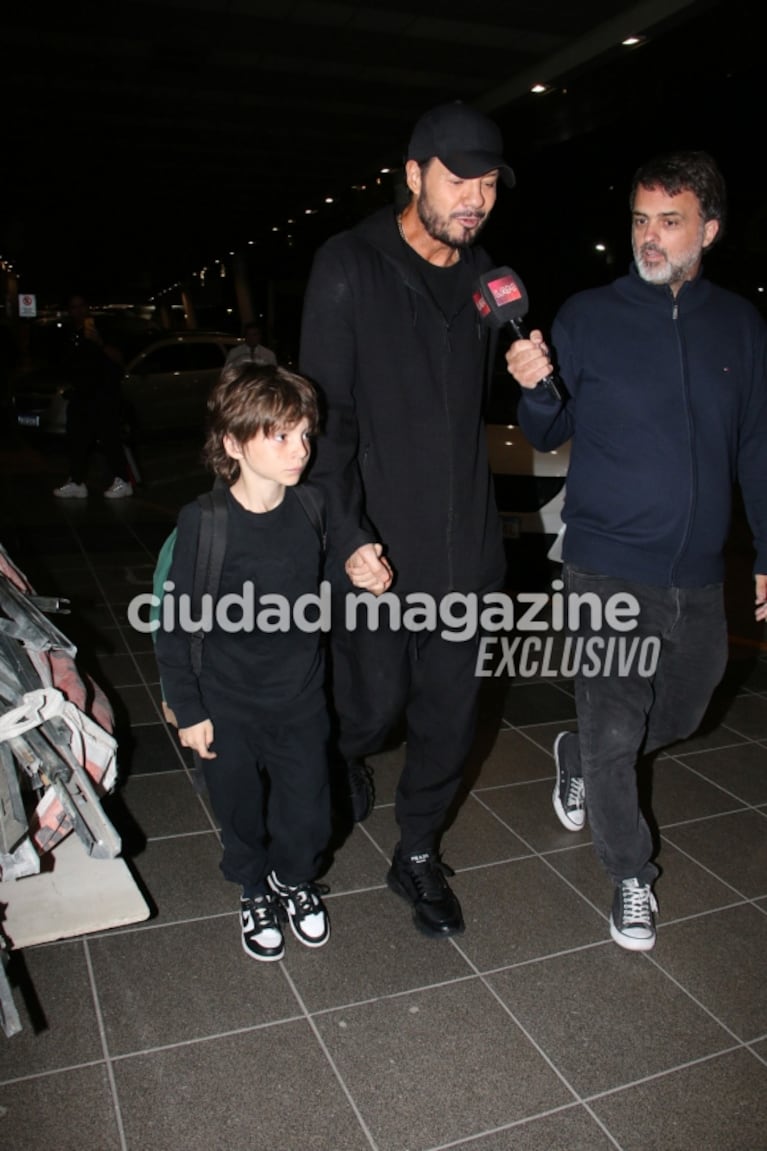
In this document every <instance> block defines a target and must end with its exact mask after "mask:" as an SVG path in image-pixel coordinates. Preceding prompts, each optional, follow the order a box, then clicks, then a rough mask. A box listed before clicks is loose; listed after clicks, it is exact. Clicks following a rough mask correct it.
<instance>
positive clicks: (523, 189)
mask: <svg viewBox="0 0 767 1151" xmlns="http://www.w3.org/2000/svg"><path fill="white" fill-rule="evenodd" d="M758 11H759V6H758V5H754V4H752V3H751V4H747V3H744V2H742V0H735V2H729V3H718V2H715V0H692V2H690V3H684V2H683V0H676V2H673V0H671V2H669V3H662V2H657V3H656V2H652V0H649V2H648V3H645V4H635V5H632V4H623V3H620V2H619V3H607V2H606V0H584V2H583V3H579V4H578V5H576V6H574V5H571V4H570V3H568V2H566V0H551V2H546V0H543V2H541V3H536V4H526V3H525V4H523V3H517V2H515V0H503V2H492V0H489V2H487V3H485V4H484V5H482V6H481V7H478V8H475V9H473V10H472V11H471V13H470V15H467V6H466V5H465V4H464V3H457V2H455V0H446V2H444V3H441V4H439V5H436V4H425V3H415V2H413V3H411V4H410V5H405V4H402V3H396V2H392V0H379V2H376V3H368V4H353V3H350V2H349V3H334V4H323V3H319V2H316V3H308V2H305V3H285V4H283V5H281V6H279V8H278V9H277V10H275V6H274V5H271V4H269V5H268V4H265V3H261V2H260V0H252V2H248V0H240V2H239V3H235V2H231V3H227V2H223V0H222V2H218V3H216V2H215V0H197V2H196V3H192V2H191V0H155V2H154V3H152V4H146V3H133V2H126V3H122V4H119V5H115V6H114V7H113V6H110V5H104V4H101V3H98V4H96V3H90V4H88V3H85V4H77V3H75V4H72V5H69V6H68V7H66V8H63V7H62V8H60V9H54V10H53V11H51V9H50V7H49V6H45V7H43V6H42V5H39V4H37V3H34V2H33V3H30V4H27V5H25V6H24V7H23V8H22V7H21V6H18V7H16V6H8V5H7V6H5V9H4V12H3V15H2V18H1V21H2V28H3V43H4V57H5V58H4V63H3V68H2V74H1V75H0V82H1V83H2V88H1V89H0V91H2V95H3V108H4V121H5V131H4V138H5V139H4V144H3V154H4V157H5V161H6V163H5V165H4V168H5V172H4V175H3V178H2V184H1V185H0V197H1V199H0V255H1V256H2V257H3V258H4V259H5V260H6V261H9V260H10V261H12V262H13V265H14V270H15V271H16V272H17V274H18V276H19V280H18V284H19V288H20V290H22V291H25V292H33V293H35V294H36V295H37V297H38V302H39V304H40V305H55V304H60V303H61V302H62V301H63V299H65V298H66V295H67V294H68V293H69V292H71V291H81V292H84V293H85V294H86V295H89V296H90V297H91V299H92V301H93V302H94V303H118V302H129V303H143V302H146V301H147V300H149V299H150V298H151V299H154V300H157V299H158V298H159V293H162V292H165V293H166V295H165V297H164V298H165V299H168V300H173V301H178V299H179V293H180V288H179V285H181V284H186V285H188V286H189V287H190V290H191V292H192V294H193V296H194V297H195V298H196V300H197V302H198V304H199V305H200V308H201V311H200V315H201V317H203V318H206V317H210V318H212V319H213V318H216V319H219V320H220V318H221V317H222V316H223V315H225V310H224V309H225V306H226V305H229V306H231V305H232V304H233V303H235V302H236V301H235V300H234V275H233V270H234V264H235V261H237V262H239V265H240V267H241V268H244V269H245V274H246V276H247V278H248V280H249V282H250V283H251V285H252V289H253V293H254V297H255V300H256V304H257V307H258V308H259V309H260V310H262V311H263V312H264V314H265V315H268V317H269V322H270V325H271V326H272V328H273V329H276V331H275V330H272V331H271V333H270V335H271V337H272V339H275V338H276V339H277V340H278V341H280V340H281V342H282V343H283V344H284V345H285V346H288V345H290V344H291V342H292V341H293V339H294V333H295V326H296V323H297V315H298V312H299V309H300V296H301V289H302V285H303V280H304V278H305V275H306V272H307V270H308V266H309V262H310V260H311V256H312V253H313V252H314V250H315V249H316V247H317V245H318V244H319V243H321V242H322V240H323V239H325V238H326V236H328V235H330V234H331V233H333V232H335V231H337V230H339V229H340V228H343V227H346V226H348V225H350V224H352V223H353V222H354V221H355V220H356V219H358V218H360V217H361V216H363V215H366V214H367V213H368V212H369V211H371V210H373V209H374V208H375V207H376V206H378V205H379V204H381V203H386V202H391V200H392V199H393V197H394V195H395V194H396V186H397V181H398V173H397V172H396V171H395V172H393V173H392V174H387V175H382V176H381V175H378V172H379V169H380V167H381V166H383V165H390V166H392V167H394V168H396V167H397V165H399V164H400V163H401V158H402V152H403V149H404V146H405V143H406V141H407V137H408V134H409V131H410V127H411V126H412V123H413V121H414V119H415V118H416V117H417V116H418V115H419V114H420V112H422V111H423V110H424V109H425V108H427V107H430V106H432V105H433V104H435V103H439V102H441V101H442V100H447V99H452V98H462V99H464V100H466V101H467V102H471V103H474V104H476V105H477V106H478V107H480V108H483V110H486V111H487V112H488V113H489V114H491V115H492V116H493V117H494V118H495V119H496V120H497V121H498V122H499V124H500V125H501V127H502V129H503V132H504V137H505V139H506V151H507V156H508V158H509V160H510V162H511V163H512V165H513V166H514V168H515V171H516V174H517V187H516V188H515V189H514V190H513V191H511V192H507V191H506V190H503V191H502V192H501V194H500V196H499V202H498V204H497V206H496V209H495V212H494V214H493V217H492V218H491V221H490V223H489V225H488V227H487V229H486V231H485V238H484V243H485V245H486V247H487V248H488V249H489V251H490V252H491V254H492V255H493V257H494V258H495V260H496V262H498V263H510V264H512V266H513V267H514V268H515V269H516V270H517V271H518V272H519V274H520V275H521V276H522V277H523V279H524V280H525V282H526V284H527V286H528V289H529V291H530V296H531V301H532V305H531V317H530V318H531V319H535V321H536V322H540V323H541V324H543V325H544V326H545V325H546V324H547V323H548V322H549V320H550V318H551V315H552V313H553V311H554V309H555V308H556V306H557V305H558V304H559V303H560V302H561V300H562V299H563V298H564V297H565V296H566V295H568V294H569V293H570V292H572V291H574V290H576V289H578V288H581V287H585V286H588V285H590V284H593V283H599V282H603V281H604V280H607V279H610V278H612V277H613V276H614V275H616V274H619V273H621V272H623V271H624V269H625V267H626V266H627V264H628V261H629V259H630V248H629V243H628V205H627V193H628V188H629V184H630V181H631V176H632V173H633V171H634V169H635V168H636V167H637V166H638V164H639V163H641V162H642V161H644V160H646V159H647V158H648V157H649V156H650V155H652V154H654V153H655V152H657V151H661V150H665V149H668V148H676V147H693V148H705V149H708V150H709V151H711V152H712V153H713V154H714V156H715V157H716V158H717V159H718V161H719V162H720V165H721V167H722V169H723V171H724V173H725V176H726V178H727V180H728V185H729V190H730V200H731V220H730V223H729V226H728V229H727V232H726V235H725V237H724V239H723V241H722V243H721V244H719V245H718V246H717V248H716V249H715V250H714V252H713V253H712V255H711V257H710V261H709V272H710V274H711V275H713V276H714V277H715V278H717V279H719V280H720V281H722V282H725V283H727V284H728V285H730V286H732V287H734V288H736V289H737V290H739V291H741V292H743V293H744V294H746V295H748V296H749V297H750V298H751V299H753V300H754V301H755V302H757V303H761V302H762V299H763V297H762V296H761V295H760V294H759V293H758V288H759V287H760V286H761V285H762V284H763V283H764V282H765V277H764V259H765V255H766V254H767V253H766V249H767V241H766V239H765V234H766V232H767V229H766V228H765V220H766V219H767V200H766V197H765V192H764V180H763V177H762V175H761V170H762V158H761V152H762V145H761V139H762V131H763V129H762V126H763V121H764V115H763V114H764V97H763V93H762V78H761V74H762V71H763V63H762V56H763V48H762V46H761V42H760V36H759V33H758V27H757V24H756V20H757V16H756V14H757V13H758ZM619 28H622V29H624V30H625V29H628V28H632V29H633V30H634V31H637V32H643V31H644V32H646V34H647V36H648V40H647V42H646V43H645V44H643V45H642V46H641V47H639V48H635V49H631V50H627V49H625V48H622V47H620V46H619V45H618V42H617V36H618V29H619ZM534 77H537V78H539V79H542V80H545V81H547V82H548V83H550V84H551V85H552V88H553V90H552V91H551V92H549V93H547V94H545V95H543V96H533V95H531V94H529V91H528V88H529V83H530V82H531V81H532V78H534ZM363 187H364V190H363ZM326 197H333V201H334V202H333V203H332V204H326V203H325V202H324V201H325V198H326ZM307 209H309V210H310V212H311V214H307ZM289 220H292V221H293V223H288V221H289ZM273 229H277V231H273ZM597 242H601V243H603V244H605V245H606V248H607V251H606V253H599V252H597V251H596V250H595V244H596V243H597ZM222 267H223V271H224V275H222V274H221V270H222ZM203 268H207V271H206V272H205V276H204V281H203V280H201V278H200V274H199V273H200V271H201V270H202V269H203ZM232 324H233V327H234V328H235V329H236V328H237V326H238V323H237V320H236V314H235V319H234V320H232ZM217 326H218V325H217Z"/></svg>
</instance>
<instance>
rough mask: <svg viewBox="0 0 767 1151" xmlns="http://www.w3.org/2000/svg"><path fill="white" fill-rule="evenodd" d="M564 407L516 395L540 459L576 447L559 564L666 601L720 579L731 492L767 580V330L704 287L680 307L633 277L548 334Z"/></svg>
mask: <svg viewBox="0 0 767 1151" xmlns="http://www.w3.org/2000/svg"><path fill="white" fill-rule="evenodd" d="M551 342H552V345H553V352H554V354H555V357H556V363H557V367H558V369H559V372H560V375H561V377H562V379H563V380H564V382H565V384H566V386H567V389H568V392H569V398H568V399H567V400H566V401H565V402H564V404H560V403H559V402H558V401H556V400H555V399H553V397H551V396H550V394H549V393H548V391H546V390H545V389H544V388H542V387H538V388H536V389H534V390H530V389H522V391H523V398H522V400H521V402H520V405H519V422H520V425H521V427H522V429H523V431H524V433H525V435H526V436H527V437H528V438H529V439H530V440H531V442H532V443H533V445H534V446H535V447H537V448H538V449H540V450H541V451H549V450H551V449H553V448H556V447H558V446H559V445H560V444H562V443H564V442H565V441H566V440H567V439H569V438H570V437H571V436H572V438H573V439H572V446H571V453H572V454H571V463H570V469H569V473H568V478H567V492H566V497H565V511H564V517H563V518H564V520H565V522H566V524H567V530H566V532H565V539H564V549H563V556H564V559H565V562H567V563H570V564H573V565H575V566H577V567H581V568H585V569H587V570H589V571H595V572H599V573H601V574H604V575H609V576H614V577H617V578H625V579H628V580H635V581H637V582H639V583H646V584H653V585H656V586H661V587H704V586H706V585H707V584H712V583H719V582H721V580H722V579H723V574H724V559H723V549H724V545H725V543H726V540H727V535H728V531H729V527H730V515H731V506H732V490H733V484H734V482H735V481H736V480H737V481H739V482H740V486H741V490H742V493H743V498H744V502H745V506H746V512H747V515H748V518H749V523H750V525H751V529H752V531H753V533H754V536H755V546H756V550H757V557H756V564H755V568H754V571H755V573H766V572H767V325H765V323H764V321H763V320H762V318H761V317H760V315H759V313H758V312H757V311H756V309H755V308H754V307H752V305H751V304H750V303H748V301H747V300H745V299H743V298H742V297H740V296H737V295H735V294H734V293H732V292H728V291H725V290H724V289H722V288H718V287H716V286H715V285H714V284H712V283H710V282H709V281H708V280H706V279H704V278H703V277H702V276H701V275H698V277H697V278H696V279H695V280H692V281H689V282H687V283H684V284H683V285H682V287H681V289H680V291H679V293H678V295H677V296H676V297H674V295H673V293H672V292H671V290H670V288H669V287H668V286H665V285H664V286H658V285H654V284H648V283H646V282H645V281H644V280H642V279H641V278H640V276H639V274H638V273H637V271H636V269H635V267H633V266H632V268H631V271H630V274H629V275H628V276H624V277H622V278H621V279H618V280H616V281H615V282H614V283H612V284H610V285H609V286H607V287H603V288H596V289H593V290H590V291H586V292H580V293H578V294H577V295H575V296H573V297H572V298H571V299H569V300H568V301H567V302H566V303H565V304H564V305H563V307H562V308H561V309H560V311H559V314H558V315H557V318H556V320H555V321H554V324H553V327H552V341H551Z"/></svg>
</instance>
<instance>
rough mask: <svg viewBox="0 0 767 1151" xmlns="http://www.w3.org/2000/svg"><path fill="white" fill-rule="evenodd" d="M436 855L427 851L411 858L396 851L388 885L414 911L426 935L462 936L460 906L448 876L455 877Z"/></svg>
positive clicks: (387, 879)
mask: <svg viewBox="0 0 767 1151" xmlns="http://www.w3.org/2000/svg"><path fill="white" fill-rule="evenodd" d="M454 874H455V872H453V871H452V870H451V869H450V868H449V867H448V866H447V865H446V864H444V863H442V861H441V860H440V858H439V856H438V855H435V854H434V852H431V851H424V852H422V853H420V854H418V855H411V856H409V857H408V858H405V857H403V856H402V855H401V854H400V849H399V846H398V847H397V848H396V849H395V851H394V857H393V859H392V861H391V867H390V868H389V872H388V874H387V876H386V882H387V884H388V885H389V887H390V888H391V890H392V891H393V892H395V894H396V895H401V896H402V898H403V899H406V900H407V901H408V903H409V904H411V906H412V908H413V919H414V920H415V925H416V927H417V928H418V930H419V931H422V932H423V933H424V935H430V936H432V937H433V938H437V939H441V938H443V937H447V936H449V935H462V934H463V931H464V924H463V915H462V913H461V905H460V903H459V902H458V900H457V898H456V897H455V895H454V894H453V892H452V891H451V890H450V886H449V884H448V882H447V880H446V879H445V876H446V875H454Z"/></svg>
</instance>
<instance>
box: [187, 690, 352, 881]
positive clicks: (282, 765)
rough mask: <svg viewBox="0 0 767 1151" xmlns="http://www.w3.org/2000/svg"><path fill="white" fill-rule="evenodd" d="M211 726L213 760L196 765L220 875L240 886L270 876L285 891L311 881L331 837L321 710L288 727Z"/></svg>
mask: <svg viewBox="0 0 767 1151" xmlns="http://www.w3.org/2000/svg"><path fill="white" fill-rule="evenodd" d="M212 718H213V717H212ZM213 728H214V742H213V746H212V750H213V751H214V752H215V753H216V758H215V759H206V760H202V764H203V770H204V773H205V783H206V785H207V788H208V794H209V795H210V801H211V804H212V806H213V811H214V813H215V815H216V818H217V819H218V821H219V823H220V825H221V839H222V842H223V848H224V854H223V858H222V860H221V870H222V872H223V873H224V876H225V877H226V878H227V879H230V880H232V882H233V883H239V884H241V885H242V886H243V887H246V888H253V887H257V886H258V885H261V884H263V881H264V880H265V879H266V876H267V875H268V874H269V872H270V871H275V872H276V873H277V875H278V877H279V879H280V880H281V881H282V882H283V883H286V884H289V885H291V886H292V885H293V884H297V883H304V882H306V881H309V880H313V879H315V878H316V877H317V875H318V874H319V872H320V869H321V866H322V863H323V858H324V853H325V851H326V849H327V846H328V843H329V840H330V833H331V811H330V786H329V779H328V760H327V744H328V734H329V721H328V716H327V713H326V711H325V710H324V709H322V710H320V711H319V712H317V713H315V714H314V715H313V716H310V717H309V718H308V719H305V720H293V721H292V722H290V723H258V722H257V721H255V720H253V719H250V720H245V721H240V722H236V721H235V722H233V721H232V720H231V719H229V718H227V719H226V720H222V721H221V722H220V723H218V724H217V723H216V721H215V718H213Z"/></svg>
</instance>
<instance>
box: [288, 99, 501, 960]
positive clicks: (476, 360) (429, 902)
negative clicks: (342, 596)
mask: <svg viewBox="0 0 767 1151" xmlns="http://www.w3.org/2000/svg"><path fill="white" fill-rule="evenodd" d="M405 176H406V180H407V187H408V189H409V191H410V200H409V203H408V204H407V206H406V207H405V209H404V211H402V212H401V213H400V214H397V212H396V211H395V210H394V209H392V208H384V209H382V210H380V211H378V212H376V213H375V214H374V215H373V216H371V217H369V218H368V219H366V220H364V221H363V222H362V223H361V224H359V225H357V226H356V227H355V228H353V229H352V230H350V231H347V232H343V233H341V234H339V235H337V236H334V237H332V238H331V239H330V240H329V241H327V243H325V244H324V245H323V246H322V247H321V248H320V249H319V251H318V252H317V253H316V256H315V259H314V264H313V268H312V272H311V276H310V279H309V283H308V287H307V291H306V297H305V301H304V313H303V322H302V335H301V351H300V365H301V371H302V372H304V373H306V374H307V375H309V376H310V377H311V378H313V380H314V381H315V382H316V383H317V384H318V386H319V388H320V390H321V392H322V394H323V396H324V399H325V403H326V409H327V416H326V426H325V428H324V434H323V435H321V436H320V437H319V440H318V444H317V453H316V460H315V462H314V464H313V466H312V471H311V475H312V479H313V480H314V481H316V482H317V483H319V484H321V485H322V486H323V487H324V488H325V490H326V494H327V500H328V507H329V516H330V522H331V524H332V523H333V522H334V517H335V520H337V523H338V530H339V531H340V532H341V534H343V530H344V528H343V525H344V524H345V523H348V521H349V513H350V512H351V513H352V519H353V522H354V523H355V525H356V529H357V531H356V534H355V535H354V536H353V537H351V538H348V539H344V540H339V545H340V546H341V547H342V548H346V549H347V550H346V552H345V553H344V554H346V555H352V553H353V557H352V561H351V563H352V565H353V566H356V567H359V568H362V569H367V572H366V574H367V577H368V580H369V583H368V585H367V586H369V587H370V588H371V590H373V591H375V590H381V589H382V588H383V587H384V586H386V585H387V584H388V578H389V566H388V561H389V558H390V560H391V566H392V568H393V570H394V573H395V579H394V585H393V591H392V592H391V593H389V595H390V596H392V595H396V596H397V597H399V600H400V602H401V603H404V600H405V597H407V596H408V595H409V594H410V593H422V594H423V593H426V594H427V595H429V596H431V597H433V599H434V601H435V602H437V603H440V602H441V601H442V600H443V597H445V596H448V595H450V594H451V593H464V594H466V593H477V594H479V595H481V594H482V593H483V592H487V591H490V590H494V589H497V588H498V587H499V586H500V585H501V584H502V581H503V576H504V555H503V547H502V539H501V530H500V523H499V519H498V515H497V512H496V508H495V503H494V497H493V490H492V484H491V477H490V474H489V468H488V461H487V449H486V443H485V430H484V425H483V420H482V408H483V399H484V396H485V383H486V374H487V359H488V357H487V334H486V331H485V330H483V328H482V327H481V326H480V322H479V316H478V312H477V309H476V307H475V305H474V302H473V298H472V291H473V288H474V286H475V284H476V280H477V278H478V277H479V275H480V274H481V273H482V272H485V271H487V270H488V269H489V268H490V267H492V262H491V260H490V258H489V256H488V255H487V253H486V252H484V251H483V250H482V249H481V248H479V247H478V246H476V245H475V240H476V238H477V236H478V235H479V233H480V231H481V230H482V227H483V225H484V223H485V221H486V220H487V218H488V216H489V214H490V212H491V211H492V209H493V207H494V205H495V201H496V195H497V190H498V184H499V181H502V182H503V183H505V184H506V185H507V186H509V187H511V186H513V184H514V174H513V172H512V170H511V168H510V167H509V165H508V164H507V163H506V161H505V160H504V158H503V141H502V139H501V134H500V131H499V129H498V127H497V125H496V124H495V123H493V121H491V120H489V119H488V118H487V117H485V116H484V115H481V114H480V113H478V112H476V111H475V110H474V109H472V108H470V107H469V106H467V105H465V104H462V103H460V102H456V103H450V104H443V105H440V106H438V107H436V108H433V109H431V110H430V111H428V112H426V113H425V114H424V115H423V116H422V117H421V118H420V119H419V120H418V122H417V123H416V125H415V127H414V129H413V132H412V135H411V138H410V143H409V146H408V150H407V154H406V162H405ZM376 580H379V581H380V582H379V585H378V587H376ZM395 614H396V613H395ZM395 623H396V620H395V621H394V623H393V622H392V619H391V618H384V613H383V612H381V613H379V616H378V626H374V625H373V626H367V627H366V626H357V627H356V628H352V627H347V626H345V621H344V619H343V618H341V619H339V618H338V613H334V627H333V632H332V669H333V701H334V705H335V711H336V715H337V719H338V752H339V759H340V763H341V764H342V767H343V776H344V779H345V781H346V785H347V787H348V793H349V796H350V802H351V809H352V815H353V818H354V819H355V821H357V822H359V821H361V820H363V819H365V818H366V817H367V815H368V814H369V812H370V810H371V807H372V806H373V802H374V791H373V780H372V773H371V771H370V768H369V766H368V765H367V764H366V762H365V756H367V755H370V754H371V753H374V752H376V751H378V750H380V749H381V747H382V746H383V744H384V742H385V740H386V739H387V737H388V736H389V735H390V734H391V733H392V731H393V730H394V729H395V727H396V725H397V723H398V721H400V720H401V719H402V717H403V716H404V719H405V722H406V731H405V738H406V749H405V763H404V767H403V770H402V773H401V775H400V778H399V782H398V786H397V792H396V798H395V814H396V819H397V823H398V826H399V843H398V844H397V845H396V847H395V850H394V855H393V859H392V864H391V868H390V870H389V872H388V875H387V882H388V884H389V887H390V888H391V889H392V890H393V891H394V892H396V893H397V894H398V895H400V896H402V897H403V898H404V899H406V900H407V901H408V903H409V904H410V905H411V906H412V908H413V917H414V920H415V925H416V927H418V928H419V929H420V930H421V931H423V932H424V933H426V934H427V935H430V936H433V937H437V938H439V937H446V936H450V935H454V934H458V933H460V932H462V931H463V930H464V921H463V916H462V912H461V907H460V904H459V902H458V899H457V897H456V896H455V894H454V892H453V891H452V890H451V888H450V886H449V884H448V883H447V880H446V878H445V875H446V873H450V872H449V869H448V868H447V867H446V865H445V864H443V863H442V861H441V858H440V837H441V834H442V831H443V829H444V826H445V823H446V821H447V818H448V812H449V809H450V808H451V805H452V804H453V802H454V800H455V799H456V796H457V794H458V792H459V789H460V785H461V782H462V779H463V773H464V767H465V764H466V760H467V757H468V753H469V751H470V749H471V746H472V743H473V739H474V734H475V727H476V712H477V693H478V684H479V680H478V679H477V678H476V676H475V665H476V657H477V646H476V642H474V641H473V640H468V639H467V640H462V641H460V642H455V641H451V640H449V639H446V638H444V637H443V636H442V635H440V632H439V630H438V629H437V630H434V629H429V628H423V629H421V630H416V629H415V628H414V627H410V628H408V627H407V626H405V625H404V624H403V625H402V626H394V624H395Z"/></svg>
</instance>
